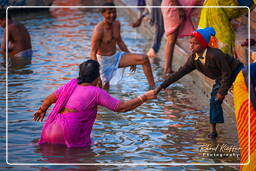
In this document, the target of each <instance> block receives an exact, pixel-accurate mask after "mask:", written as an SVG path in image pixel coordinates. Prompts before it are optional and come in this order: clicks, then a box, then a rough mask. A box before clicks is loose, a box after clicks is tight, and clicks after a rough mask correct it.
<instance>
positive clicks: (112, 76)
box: [97, 52, 125, 85]
mask: <svg viewBox="0 0 256 171" xmlns="http://www.w3.org/2000/svg"><path fill="white" fill-rule="evenodd" d="M124 54H125V52H116V53H115V54H114V55H112V56H101V55H97V60H98V62H99V64H100V78H101V80H102V83H103V85H104V84H106V83H108V82H109V83H110V84H111V85H115V84H117V83H118V82H119V81H120V80H121V79H122V77H123V73H124V68H118V66H119V63H120V61H121V58H122V56H123V55H124Z"/></svg>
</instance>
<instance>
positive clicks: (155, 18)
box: [132, 0, 164, 57]
mask: <svg viewBox="0 0 256 171" xmlns="http://www.w3.org/2000/svg"><path fill="white" fill-rule="evenodd" d="M149 1H150V2H149ZM138 2H139V1H138ZM161 2H162V0H146V1H144V3H138V6H140V5H141V6H142V5H143V6H144V5H147V6H161ZM140 10H141V8H140ZM149 11H150V12H149ZM140 14H141V15H140V17H139V18H138V20H137V21H135V22H134V23H133V24H132V26H133V27H134V28H135V27H139V26H140V25H141V23H142V20H143V18H144V17H145V16H147V15H150V25H151V26H153V27H155V32H154V37H153V44H152V46H151V48H150V49H149V50H148V52H147V55H148V56H149V57H156V56H157V53H158V52H159V50H160V46H161V41H162V37H163V35H164V21H163V16H162V12H161V8H154V7H153V8H151V7H148V8H145V9H143V12H140Z"/></svg>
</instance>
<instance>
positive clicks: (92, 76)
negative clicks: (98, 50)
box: [77, 60, 100, 85]
mask: <svg viewBox="0 0 256 171" xmlns="http://www.w3.org/2000/svg"><path fill="white" fill-rule="evenodd" d="M99 76H100V64H99V63H98V62H97V61H95V60H87V61H85V62H83V63H81V64H80V65H79V77H78V78H77V79H78V84H82V83H91V84H93V85H97V82H98V80H99Z"/></svg>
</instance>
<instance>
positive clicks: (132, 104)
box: [116, 90, 156, 112]
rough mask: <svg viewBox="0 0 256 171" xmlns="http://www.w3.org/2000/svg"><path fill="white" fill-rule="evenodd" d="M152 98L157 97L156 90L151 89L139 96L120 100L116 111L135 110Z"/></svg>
mask: <svg viewBox="0 0 256 171" xmlns="http://www.w3.org/2000/svg"><path fill="white" fill-rule="evenodd" d="M150 99H156V92H155V91H154V90H150V91H148V92H146V93H145V94H143V95H142V96H138V97H136V98H134V99H131V100H128V101H122V102H120V103H119V104H118V106H117V109H116V112H127V111H130V110H133V109H135V108H136V107H138V106H140V105H141V104H143V103H144V102H145V101H147V100H150Z"/></svg>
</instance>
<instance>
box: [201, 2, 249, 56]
mask: <svg viewBox="0 0 256 171" xmlns="http://www.w3.org/2000/svg"><path fill="white" fill-rule="evenodd" d="M204 6H238V4H237V2H236V0H206V1H205V2H204ZM246 12H247V9H241V8H202V10H201V15H200V20H199V25H198V27H199V28H205V27H213V28H214V29H215V31H216V38H217V40H218V48H220V49H221V50H222V51H223V52H224V53H228V54H233V51H234V46H235V33H234V31H233V29H232V27H231V24H230V20H232V19H234V18H237V17H239V16H241V15H242V14H246Z"/></svg>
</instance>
